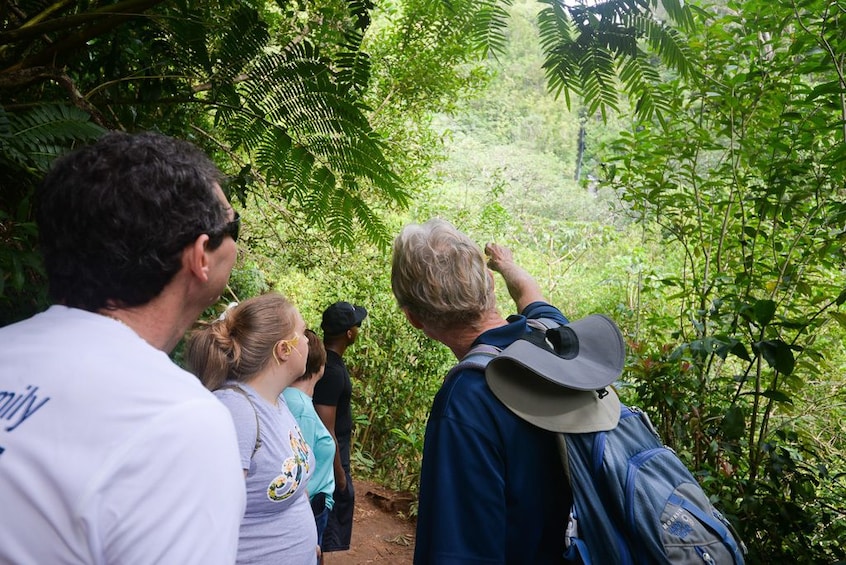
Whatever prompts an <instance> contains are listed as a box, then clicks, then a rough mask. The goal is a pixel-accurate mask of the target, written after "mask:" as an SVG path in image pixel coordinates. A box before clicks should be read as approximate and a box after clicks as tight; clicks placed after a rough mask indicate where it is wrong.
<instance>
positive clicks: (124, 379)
mask: <svg viewBox="0 0 846 565" xmlns="http://www.w3.org/2000/svg"><path fill="white" fill-rule="evenodd" d="M244 506H245V493H244V475H243V471H242V470H241V465H240V464H239V457H238V445H237V440H236V436H235V430H234V427H233V424H232V419H231V417H230V416H229V413H228V411H227V410H226V408H224V407H223V406H222V405H221V404H220V403H219V402H218V401H217V400H216V399H215V398H214V396H213V395H212V394H211V393H209V392H208V391H207V390H206V389H205V388H203V386H202V385H201V384H200V382H199V380H198V379H197V378H196V377H194V376H193V375H191V374H190V373H188V372H186V371H183V370H182V369H180V368H179V367H177V366H176V365H175V364H174V363H173V362H172V361H171V360H170V359H169V358H168V356H167V355H166V354H165V353H163V352H162V351H159V350H157V349H155V348H154V347H152V346H150V345H149V344H148V343H147V342H145V341H144V340H143V339H141V338H140V337H138V335H137V334H135V332H133V331H132V330H131V329H130V328H129V327H128V326H125V325H123V324H122V323H120V322H117V321H115V320H112V319H109V318H107V317H105V316H101V315H98V314H93V313H90V312H86V311H83V310H78V309H72V308H66V307H64V306H53V307H51V308H50V309H49V310H47V311H46V312H44V313H41V314H38V315H36V316H34V317H32V318H30V319H28V320H24V321H22V322H19V323H17V324H13V325H10V326H7V327H5V328H0V563H15V564H29V563H34V564H35V563H38V564H40V563H95V564H100V563H104V564H105V563H122V564H154V563H156V564H158V563H174V564H176V563H178V564H191V563H196V564H207V563H212V564H216V563H233V562H234V561H235V555H236V549H237V539H238V528H239V523H240V520H241V517H242V516H243V513H244Z"/></svg>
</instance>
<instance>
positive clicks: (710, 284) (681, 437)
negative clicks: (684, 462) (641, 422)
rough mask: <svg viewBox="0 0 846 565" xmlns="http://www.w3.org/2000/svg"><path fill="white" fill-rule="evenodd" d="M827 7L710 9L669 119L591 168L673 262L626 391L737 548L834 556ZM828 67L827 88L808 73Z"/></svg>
mask: <svg viewBox="0 0 846 565" xmlns="http://www.w3.org/2000/svg"><path fill="white" fill-rule="evenodd" d="M808 6H809V8H810V7H811V5H808ZM826 6H827V4H826V2H825V1H822V0H821V1H818V2H816V3H813V9H811V10H810V11H809V13H807V14H806V13H802V14H798V13H796V12H794V10H793V7H792V5H790V4H779V3H776V4H773V3H767V5H766V8H763V5H761V6H760V7H761V8H762V11H761V12H757V8H758V7H759V6H758V5H757V4H756V3H755V2H744V3H743V4H742V6H738V8H741V9H742V11H731V12H729V11H725V12H721V11H717V10H711V11H709V14H711V15H710V16H708V17H707V18H706V19H704V20H703V21H702V22H701V29H700V30H699V32H698V33H697V34H695V36H694V38H693V39H694V44H695V45H696V47H697V49H699V50H700V52H701V55H700V57H701V58H702V60H703V63H704V68H703V72H702V73H701V74H696V75H694V76H692V77H691V79H690V80H689V81H687V82H684V83H682V82H669V83H667V84H666V85H665V86H664V87H662V88H663V92H662V94H661V96H662V97H663V98H664V99H665V100H668V101H670V104H671V106H670V110H671V111H670V112H668V113H667V114H665V116H664V117H665V118H668V119H666V121H665V122H664V123H663V124H662V127H660V129H659V127H657V126H656V125H654V124H651V123H647V122H643V123H640V124H638V126H637V128H636V129H634V130H633V131H631V132H628V133H625V134H624V135H622V136H621V138H620V142H619V145H618V146H617V155H618V156H617V158H616V161H615V164H614V166H609V168H608V170H609V173H610V175H609V180H611V181H613V183H614V186H615V187H616V188H617V189H618V190H619V191H620V192H621V193H622V194H623V198H624V199H625V201H626V202H628V203H629V205H630V206H631V210H632V212H633V213H634V214H635V215H636V217H637V218H638V220H639V221H641V222H655V223H656V224H657V225H658V226H660V229H661V237H662V238H663V239H664V240H665V241H667V242H672V243H673V244H675V245H676V246H678V249H679V250H680V251H681V253H682V254H683V261H684V263H683V269H682V270H680V271H679V272H678V273H677V274H675V275H674V276H673V277H671V278H668V279H665V281H664V285H665V288H664V289H660V292H661V293H662V294H666V295H667V298H668V299H669V300H670V301H671V303H670V307H671V308H673V309H674V310H675V311H676V312H677V315H676V316H675V318H674V319H672V320H670V319H664V320H661V319H656V320H654V322H656V323H655V325H651V324H650V325H648V326H647V327H646V328H645V331H644V333H643V334H642V335H641V336H640V340H639V341H637V342H635V343H634V349H633V353H634V356H633V362H632V370H631V373H630V375H629V376H630V378H631V381H632V383H633V392H634V395H635V397H636V398H637V399H638V400H639V401H640V402H641V403H642V404H643V405H644V406H645V407H646V408H648V409H649V410H650V411H651V412H652V413H653V414H654V415H655V416H656V419H657V420H658V421H659V422H661V429H662V431H663V432H664V434H665V437H666V438H668V439H669V440H670V441H671V442H673V444H674V445H675V446H676V447H677V449H679V451H680V452H682V453H684V454H685V455H686V457H687V459H688V461H689V462H690V463H691V465H692V466H693V467H694V468H695V469H697V470H698V472H699V473H700V476H701V479H702V481H703V483H704V484H705V485H706V486H707V488H708V489H709V491H710V492H712V493H715V494H717V495H718V496H719V498H720V501H721V505H722V506H723V507H724V508H725V509H726V510H727V511H728V513H729V514H730V515H731V516H733V517H735V519H736V520H735V521H736V523H737V524H738V526H739V528H740V529H741V537H742V538H744V540H745V541H746V543H747V545H749V546H750V559H749V561H750V562H752V563H771V562H776V561H785V560H786V561H796V562H823V561H831V560H832V559H842V558H843V557H844V554H843V552H842V550H841V549H838V548H837V545H836V543H835V542H834V539H833V538H831V537H830V535H831V534H830V532H833V531H838V532H842V530H843V528H844V526H846V513H844V512H843V510H842V505H841V504H839V502H838V500H842V497H843V496H844V484H843V481H842V479H839V478H837V477H839V476H841V475H842V473H843V471H844V469H843V465H842V458H838V459H836V460H832V459H831V458H830V453H829V449H830V448H833V449H834V450H835V452H839V453H842V449H843V448H844V447H846V446H844V445H843V442H842V439H838V435H837V433H836V432H832V431H831V430H829V429H827V428H826V427H824V422H825V421H827V419H828V418H826V417H825V416H822V419H821V420H820V419H818V417H819V416H821V415H822V414H824V413H825V411H831V413H832V414H838V413H839V414H840V415H841V417H842V413H843V404H842V386H841V385H840V379H839V375H840V373H841V371H842V367H843V365H844V363H846V357H844V356H843V347H842V339H843V332H842V330H840V329H839V328H837V327H836V326H833V325H832V324H831V322H832V321H833V320H836V319H838V318H839V317H841V314H840V313H839V312H838V308H839V306H840V305H841V304H842V302H843V300H842V298H841V296H842V295H843V285H842V280H841V279H842V277H841V276H840V273H841V272H842V268H843V264H844V256H843V252H842V237H843V236H842V225H843V219H844V217H846V216H844V212H846V207H845V206H844V199H843V197H844V194H843V190H842V187H843V186H844V185H846V161H844V159H843V151H844V149H843V147H844V142H846V136H845V135H844V130H843V123H844V122H843V119H844V106H843V104H842V100H843V96H844V94H846V88H844V84H843V83H842V78H837V77H842V76H843V74H842V63H843V62H842V59H841V58H840V57H839V56H837V57H831V53H830V52H827V51H825V50H822V51H821V50H820V49H819V46H820V45H825V44H826V43H829V42H830V41H831V38H830V34H831V31H830V30H831V26H832V25H833V24H834V22H835V21H836V19H837V17H838V16H835V15H834V13H833V12H831V11H830V10H828V9H827V8H826ZM758 13H761V14H764V13H765V14H767V15H768V16H767V17H760V18H759V17H756V15H757V14H758ZM703 14H704V12H703ZM747 14H749V16H747ZM810 14H821V15H815V16H811V15H810ZM827 18H831V19H827ZM796 29H802V30H803V33H788V31H789V30H793V31H795V30H796ZM762 38H763V39H765V41H764V42H763V43H762V42H761V39H762ZM776 38H778V39H776ZM797 61H799V64H797ZM811 61H812V62H811ZM832 77H835V79H834V82H835V83H837V84H839V87H838V88H837V89H831V88H828V89H826V88H822V89H821V88H819V87H820V85H826V84H827V85H831V84H832ZM838 81H840V82H838ZM656 290H658V289H656ZM650 343H652V344H661V345H660V346H656V345H648V344H650ZM812 383H813V384H812ZM820 385H822V390H820V388H819V387H820ZM832 389H833V390H834V391H836V392H835V394H834V395H833V396H832V395H831V394H828V393H826V392H824V391H827V390H832ZM838 397H839V398H840V400H839V401H838V400H837V398H838ZM776 540H778V541H777V543H774V542H775V541H776Z"/></svg>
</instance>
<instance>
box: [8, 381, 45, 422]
mask: <svg viewBox="0 0 846 565" xmlns="http://www.w3.org/2000/svg"><path fill="white" fill-rule="evenodd" d="M37 392H38V387H37V386H33V385H27V386H26V390H24V391H23V392H15V391H11V390H0V420H5V421H6V422H13V423H12V425H10V426H7V427H5V430H6V431H7V432H13V431H15V429H17V427H18V426H20V425H21V424H23V423H24V422H25V421H26V420H27V419H28V418H29V417H30V416H32V415H33V414H35V413H36V412H37V411H38V410H39V409H41V407H42V406H44V404H46V403H47V401H48V400H50V398H49V397H47V398H41V397H39V396H38V394H36V393H37ZM3 426H5V423H4V424H3Z"/></svg>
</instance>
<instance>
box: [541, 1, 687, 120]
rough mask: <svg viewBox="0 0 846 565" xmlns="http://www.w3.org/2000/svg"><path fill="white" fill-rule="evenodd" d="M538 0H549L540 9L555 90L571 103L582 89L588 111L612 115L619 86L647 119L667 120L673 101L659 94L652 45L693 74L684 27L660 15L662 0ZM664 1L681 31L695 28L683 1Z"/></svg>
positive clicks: (546, 66) (677, 69) (667, 62)
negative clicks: (571, 1) (600, 0)
mask: <svg viewBox="0 0 846 565" xmlns="http://www.w3.org/2000/svg"><path fill="white" fill-rule="evenodd" d="M540 2H541V3H542V4H546V5H547V6H546V7H545V8H544V9H543V10H542V11H541V12H540V14H539V15H538V24H539V29H540V40H541V46H542V47H543V51H544V54H545V57H546V61H545V63H544V69H545V70H546V76H547V79H548V81H549V87H550V89H551V90H552V92H554V93H555V95H556V96H558V95H559V94H561V93H562V92H563V93H564V99H565V101H566V103H567V106H568V107H572V106H571V103H572V100H571V95H572V94H575V95H578V96H581V98H582V99H583V100H584V103H585V105H586V106H587V108H588V112H589V113H590V114H594V113H595V112H596V111H597V110H598V111H600V112H601V114H602V116H603V118H606V117H607V116H608V111H609V110H612V111H617V110H619V104H618V97H619V94H618V87H619V86H621V87H622V90H623V91H624V92H625V93H626V94H627V95H628V96H629V98H630V99H631V100H632V101H633V102H634V103H635V107H636V111H637V113H638V115H639V116H640V117H641V118H644V119H650V118H652V117H653V116H656V117H658V118H659V119H661V116H662V115H663V114H664V113H665V112H666V111H667V110H668V109H669V103H670V101H668V100H666V99H664V98H662V97H661V96H658V95H657V89H658V87H659V86H660V83H661V78H660V76H659V74H658V71H657V69H656V67H655V64H654V62H653V61H652V55H651V54H650V53H649V52H648V51H647V50H646V49H647V48H648V49H649V50H651V53H652V54H654V56H655V57H657V58H658V59H660V60H661V61H662V62H663V63H664V64H665V65H666V66H667V67H669V68H670V69H672V70H674V71H675V72H676V73H678V74H679V75H681V76H686V75H688V74H689V73H690V69H691V63H690V60H691V54H690V52H689V49H688V47H687V45H686V42H685V41H684V39H683V36H682V35H681V32H680V31H679V29H676V28H673V27H671V26H670V25H668V24H667V23H665V22H664V21H662V20H661V19H659V17H658V15H657V13H656V11H655V10H656V8H657V7H658V2H657V1H655V0H651V1H646V0H605V1H603V2H595V3H594V2H584V1H579V2H574V3H566V2H558V1H555V0H540ZM661 6H662V7H663V8H664V10H665V13H666V14H667V15H668V16H669V18H670V20H671V21H674V22H675V23H676V24H677V25H678V26H679V27H680V29H681V30H687V29H691V28H692V24H693V17H692V15H691V12H690V8H689V7H688V6H687V5H686V4H685V3H682V2H678V1H677V0H670V1H667V2H662V3H661ZM641 40H643V41H644V42H645V43H643V44H642V43H641Z"/></svg>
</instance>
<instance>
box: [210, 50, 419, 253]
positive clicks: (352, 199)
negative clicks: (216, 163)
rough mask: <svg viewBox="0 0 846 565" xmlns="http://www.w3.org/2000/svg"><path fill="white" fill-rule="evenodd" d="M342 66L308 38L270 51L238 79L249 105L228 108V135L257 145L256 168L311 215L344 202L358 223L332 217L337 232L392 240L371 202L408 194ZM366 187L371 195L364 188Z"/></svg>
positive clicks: (314, 219) (341, 237) (343, 240)
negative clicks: (357, 231)
mask: <svg viewBox="0 0 846 565" xmlns="http://www.w3.org/2000/svg"><path fill="white" fill-rule="evenodd" d="M353 66H355V65H353ZM343 72H344V71H338V72H333V69H332V67H331V62H330V61H329V60H328V59H326V58H324V57H322V56H321V55H320V53H319V51H318V50H317V49H316V48H315V47H314V46H313V45H310V44H308V43H305V42H303V43H301V44H297V45H292V46H290V47H289V48H288V49H286V50H285V51H283V52H282V53H279V54H266V55H263V56H262V57H261V58H259V59H258V60H257V61H255V63H254V65H253V69H252V71H251V75H250V78H249V80H247V81H245V82H243V83H240V84H239V85H238V88H239V92H240V95H241V97H242V99H243V100H244V104H243V106H242V107H240V108H229V109H227V110H226V111H227V112H229V113H231V114H232V115H231V116H230V119H229V122H228V125H229V127H228V128H227V130H226V133H225V135H226V137H227V140H229V142H230V143H231V144H232V145H233V146H236V147H244V148H245V149H248V150H250V151H252V152H253V155H254V165H255V169H256V170H257V171H258V172H259V173H260V174H261V175H262V176H263V177H264V178H265V179H266V181H267V182H268V184H269V185H271V186H275V187H277V190H278V191H279V193H280V196H282V197H283V198H284V199H286V200H288V201H289V202H291V201H296V202H298V203H299V204H300V205H301V207H302V211H303V213H304V214H305V215H306V217H307V218H308V219H309V221H310V223H313V224H315V225H319V223H320V222H322V221H323V220H321V219H320V218H322V217H323V216H324V215H326V214H330V213H336V212H337V210H336V208H337V207H338V206H339V205H343V207H344V210H346V211H345V212H343V215H346V224H347V225H349V224H352V225H351V226H349V227H348V228H347V229H349V230H353V231H346V229H345V230H341V231H336V230H337V229H340V228H339V226H340V225H341V224H340V223H333V222H328V223H327V224H326V230H327V233H328V235H329V237H330V239H332V240H333V241H335V242H338V243H339V244H340V245H342V246H345V245H350V244H352V242H353V237H352V234H353V233H354V230H355V229H356V226H357V228H360V229H362V230H364V231H365V233H367V234H368V236H369V237H371V238H377V239H376V241H379V242H380V243H386V242H387V241H389V240H388V239H382V238H383V235H386V234H387V232H384V233H383V232H382V231H380V229H379V226H380V225H381V224H380V223H379V221H378V220H377V219H374V218H371V217H370V214H371V212H372V210H371V209H370V208H369V206H370V205H369V204H368V202H374V201H379V200H386V201H390V202H393V203H406V202H407V198H408V197H407V194H406V192H405V190H404V189H403V187H402V186H401V185H400V181H399V178H398V177H397V176H396V174H395V173H394V172H393V170H392V169H391V165H390V163H389V162H388V161H387V159H386V157H385V155H384V152H383V142H382V141H381V139H380V138H379V136H378V135H376V133H375V132H374V131H373V130H372V128H371V126H370V124H369V122H368V120H367V115H366V110H367V108H366V107H365V106H363V105H362V104H361V102H360V101H358V100H357V99H356V98H355V96H354V93H352V92H351V89H350V88H349V82H348V81H347V80H346V79H347V77H349V76H350V75H344V79H343V80H342V78H341V75H342V73H343ZM359 72H361V71H359ZM365 189H366V190H367V198H364V197H363V195H362V194H360V191H363V190H365ZM327 195H331V198H330V199H327V198H326V196H327ZM358 207H362V208H361V209H359V208H358Z"/></svg>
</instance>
